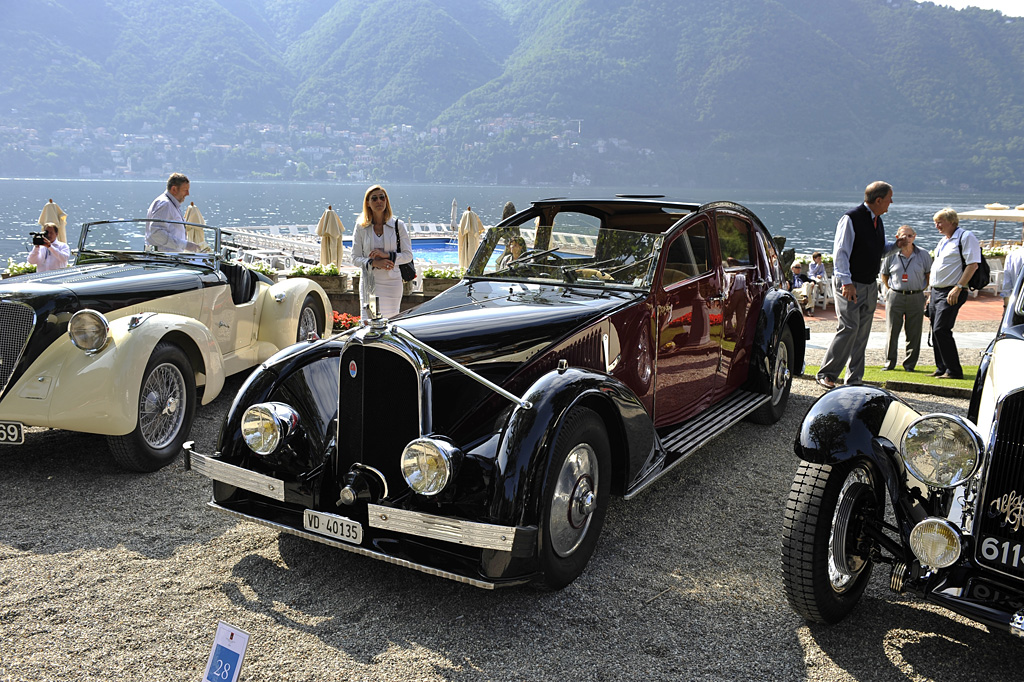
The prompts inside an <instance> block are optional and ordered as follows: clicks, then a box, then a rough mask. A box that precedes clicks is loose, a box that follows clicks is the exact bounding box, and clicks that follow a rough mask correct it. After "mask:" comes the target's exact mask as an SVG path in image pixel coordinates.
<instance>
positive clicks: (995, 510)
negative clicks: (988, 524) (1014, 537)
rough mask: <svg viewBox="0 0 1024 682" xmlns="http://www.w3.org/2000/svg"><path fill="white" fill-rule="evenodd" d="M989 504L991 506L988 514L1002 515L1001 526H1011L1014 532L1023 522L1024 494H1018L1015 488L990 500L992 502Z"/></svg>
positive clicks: (993, 515) (992, 515)
mask: <svg viewBox="0 0 1024 682" xmlns="http://www.w3.org/2000/svg"><path fill="white" fill-rule="evenodd" d="M989 506H990V507H991V508H992V509H991V511H989V516H991V517H998V516H1000V515H1003V520H1002V525H1003V526H1011V527H1012V528H1013V530H1014V531H1015V532H1016V531H1018V530H1020V527H1021V525H1022V524H1024V496H1021V495H1018V494H1017V491H1016V490H1014V491H1013V492H1011V493H1007V494H1006V495H1003V496H1002V497H1000V498H998V499H995V500H992V504H991V505H989Z"/></svg>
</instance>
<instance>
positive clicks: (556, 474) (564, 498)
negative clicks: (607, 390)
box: [538, 407, 611, 590]
mask: <svg viewBox="0 0 1024 682" xmlns="http://www.w3.org/2000/svg"><path fill="white" fill-rule="evenodd" d="M551 453H552V454H551V459H550V461H549V463H548V472H547V474H546V476H545V479H544V489H543V491H542V498H541V499H542V501H543V505H544V507H543V513H542V517H541V526H540V529H539V530H540V532H539V533H538V552H539V558H540V565H541V570H542V571H543V574H544V575H543V584H544V586H545V587H547V588H549V589H553V590H560V589H562V588H563V587H565V586H566V585H568V584H569V583H571V582H572V581H573V580H575V579H576V578H577V577H579V575H580V574H581V573H583V569H585V568H586V567H587V563H588V562H589V561H590V557H591V556H592V555H593V553H594V548H595V547H596V546H597V538H598V536H599V535H600V534H601V528H602V526H603V525H604V517H605V513H606V512H607V507H608V498H609V495H610V490H611V480H610V478H611V474H610V472H611V448H610V446H609V444H608V433H607V432H606V431H605V428H604V424H603V423H602V422H601V419H600V417H598V416H597V413H595V412H594V411H593V410H590V409H587V408H585V407H575V408H573V409H572V410H570V411H569V413H568V414H567V415H566V417H565V421H564V422H563V424H562V427H561V429H560V430H559V433H558V438H557V440H556V441H555V445H554V448H553V449H552V451H551Z"/></svg>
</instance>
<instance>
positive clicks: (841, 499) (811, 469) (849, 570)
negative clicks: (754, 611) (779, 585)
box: [782, 462, 885, 623]
mask: <svg viewBox="0 0 1024 682" xmlns="http://www.w3.org/2000/svg"><path fill="white" fill-rule="evenodd" d="M884 511H885V509H884V501H883V499H882V497H881V495H880V485H879V483H878V479H877V478H876V476H875V474H874V473H873V470H872V469H871V468H870V467H869V466H868V465H866V464H864V463H849V462H844V463H842V464H836V465H833V466H829V465H825V464H811V463H808V462H803V463H801V465H800V468H799V469H798V470H797V472H796V476H795V477H794V478H793V485H792V487H791V488H790V490H789V498H788V499H787V500H786V511H785V515H784V518H783V530H782V577H783V588H784V589H785V592H786V598H787V599H788V600H789V605H790V606H791V607H793V610H794V611H796V612H797V613H798V614H799V615H800V616H802V617H804V618H805V619H807V620H809V621H813V622H816V623H837V622H839V621H840V620H842V619H843V618H845V617H846V616H847V614H849V613H850V611H851V610H853V608H854V607H855V606H856V605H857V602H859V601H860V598H861V595H862V594H863V593H864V589H865V588H866V587H867V585H868V582H869V581H870V579H871V569H872V566H873V563H872V561H871V559H870V556H871V552H872V550H873V549H874V544H873V542H872V541H871V540H870V539H869V538H868V537H867V536H866V535H865V533H864V528H865V525H866V524H869V523H872V524H877V523H880V522H881V519H882V515H883V514H884Z"/></svg>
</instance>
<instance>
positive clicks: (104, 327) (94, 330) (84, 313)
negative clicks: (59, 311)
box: [68, 309, 110, 353]
mask: <svg viewBox="0 0 1024 682" xmlns="http://www.w3.org/2000/svg"><path fill="white" fill-rule="evenodd" d="M68 336H69V337H71V343H73V344H75V348H78V349H80V350H84V351H85V352H87V353H95V352H96V351H98V350H101V349H102V348H103V347H104V346H106V345H107V341H108V340H109V339H110V325H109V324H107V318H105V317H103V315H101V314H100V313H98V312H96V311H95V310H88V309H86V310H79V311H78V312H77V313H75V314H74V315H72V316H71V321H70V322H68Z"/></svg>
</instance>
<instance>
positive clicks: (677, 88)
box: [0, 0, 1024, 188]
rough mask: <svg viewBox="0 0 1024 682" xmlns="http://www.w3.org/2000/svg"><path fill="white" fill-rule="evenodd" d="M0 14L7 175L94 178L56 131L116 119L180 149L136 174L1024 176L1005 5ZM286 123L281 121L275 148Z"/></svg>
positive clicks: (1010, 182) (446, 3)
mask: <svg viewBox="0 0 1024 682" xmlns="http://www.w3.org/2000/svg"><path fill="white" fill-rule="evenodd" d="M4 9H5V21H4V22H3V25H2V26H0V65H2V66H0V69H2V72H0V126H2V127H3V131H2V132H0V164H3V166H4V167H5V168H11V169H14V170H13V171H10V170H8V171H6V173H8V174H9V173H11V172H19V173H29V174H30V173H32V171H33V170H35V171H36V172H37V173H41V174H45V173H46V172H56V173H62V172H63V173H66V172H68V170H67V169H69V168H72V169H73V168H75V167H82V166H83V164H85V165H88V164H86V163H85V162H86V161H88V159H89V158H91V157H90V155H92V157H94V156H95V153H96V152H95V146H96V139H98V136H97V135H96V134H92V135H91V136H90V135H89V134H88V132H86V133H83V135H84V136H85V137H86V138H88V139H89V140H91V146H90V144H82V145H78V146H75V147H72V148H71V149H70V151H69V150H68V149H65V148H60V147H59V145H55V144H54V143H53V136H54V135H55V133H56V131H60V130H62V129H68V128H72V129H82V130H85V131H88V130H91V129H96V128H103V129H104V131H105V132H113V133H116V134H120V135H122V136H123V135H125V134H133V133H140V132H145V133H147V134H151V135H159V136H161V139H163V137H166V138H167V142H166V144H165V145H164V149H163V150H160V149H157V150H155V151H152V150H151V151H147V152H145V153H142V152H139V153H138V154H136V155H135V156H132V154H133V151H132V150H131V149H129V150H127V151H126V152H125V155H127V156H128V157H130V158H134V159H135V167H136V168H137V167H138V166H139V165H140V164H144V167H146V168H150V167H156V168H163V166H166V165H168V164H172V165H175V167H181V168H187V167H189V166H190V164H193V166H194V167H197V168H200V169H202V170H203V171H204V172H209V173H212V174H223V175H226V176H230V177H234V176H244V175H245V174H246V173H247V172H252V173H255V172H257V170H258V171H259V172H260V173H261V174H263V175H264V176H270V177H273V176H275V175H281V176H282V177H287V175H288V173H289V172H293V170H294V169H295V168H301V166H299V164H300V163H301V164H303V165H304V166H305V167H306V168H307V169H308V171H309V172H311V173H312V172H314V171H316V170H319V171H321V172H322V173H324V174H329V176H330V177H338V178H339V179H341V178H343V177H352V176H353V174H354V173H357V174H359V175H365V174H371V175H378V176H381V177H387V178H392V179H398V180H417V181H479V182H523V181H525V182H555V183H565V182H569V181H570V180H571V179H572V178H573V176H574V175H575V176H576V177H577V178H578V179H581V181H591V182H595V183H598V184H609V185H622V184H627V183H628V184H636V183H658V184H665V185H677V186H679V185H683V186H685V185H691V186H708V185H715V186H735V185H740V186H746V187H750V186H771V187H775V186H798V187H821V188H832V187H850V186H856V185H862V184H863V183H864V181H865V179H871V178H875V177H887V178H900V179H901V180H902V182H903V184H904V186H907V187H908V188H909V187H916V188H927V187H933V186H946V187H953V188H956V187H961V186H963V187H970V188H988V187H1000V186H1003V187H1024V170H1022V169H1024V86H1022V85H1021V84H1020V74H1021V73H1024V19H1012V18H1007V17H1004V16H1002V15H1001V14H998V13H996V12H988V11H981V10H972V9H969V10H964V11H960V12H957V11H953V10H951V9H948V8H945V7H939V6H936V5H933V4H931V3H917V2H913V1H912V0H829V2H821V1H820V0H717V1H716V2H714V3H707V2H698V1H697V0H671V1H670V0H635V1H634V0H558V1H555V0H191V1H190V2H187V3H181V4H180V5H176V6H174V7H173V8H172V7H169V6H168V5H167V4H166V3H162V2H157V1H156V0H96V1H95V2H89V3H82V2H77V1H76V0H19V2H7V3H4ZM197 115H198V116H197ZM403 125H404V126H405V127H404V128H402V127H401V126H403ZM275 126H276V127H277V128H276V129H280V130H283V131H285V133H282V134H281V135H280V136H279V137H278V138H274V139H273V140H272V142H273V145H272V147H273V150H272V151H268V149H269V148H270V145H268V138H267V137H266V136H267V135H269V134H270V133H268V132H266V131H268V130H271V129H272V128H274V127H275ZM393 126H398V128H393ZM26 129H31V130H33V131H35V133H34V134H35V135H36V139H33V138H32V135H29V134H27V133H25V132H24V131H25V130H26ZM395 130H397V131H398V132H394V131H395ZM253 131H257V132H256V133H254V132H253ZM403 131H405V132H404V133H403ZM62 135H64V136H65V137H66V136H67V135H68V134H66V133H62ZM26 136H27V137H26ZM190 145H191V146H190ZM311 148H312V149H314V150H315V151H314V152H310V153H307V154H306V155H305V156H303V155H302V154H301V153H300V152H299V151H297V150H300V149H307V150H308V149H311ZM289 150H291V155H290V156H289ZM107 151H109V150H107ZM112 153H113V152H112ZM114 156H115V158H116V157H117V154H116V153H115V154H114ZM169 156H170V158H169ZM212 160H215V162H213V161H212ZM96 163H97V162H95V161H93V162H92V165H95V164H96ZM204 164H205V165H204ZM247 164H248V165H247ZM128 165H129V167H131V165H132V164H130V163H129V164H128ZM247 169H248V170H247ZM288 169H292V171H289V170H288ZM132 172H137V171H132Z"/></svg>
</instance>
